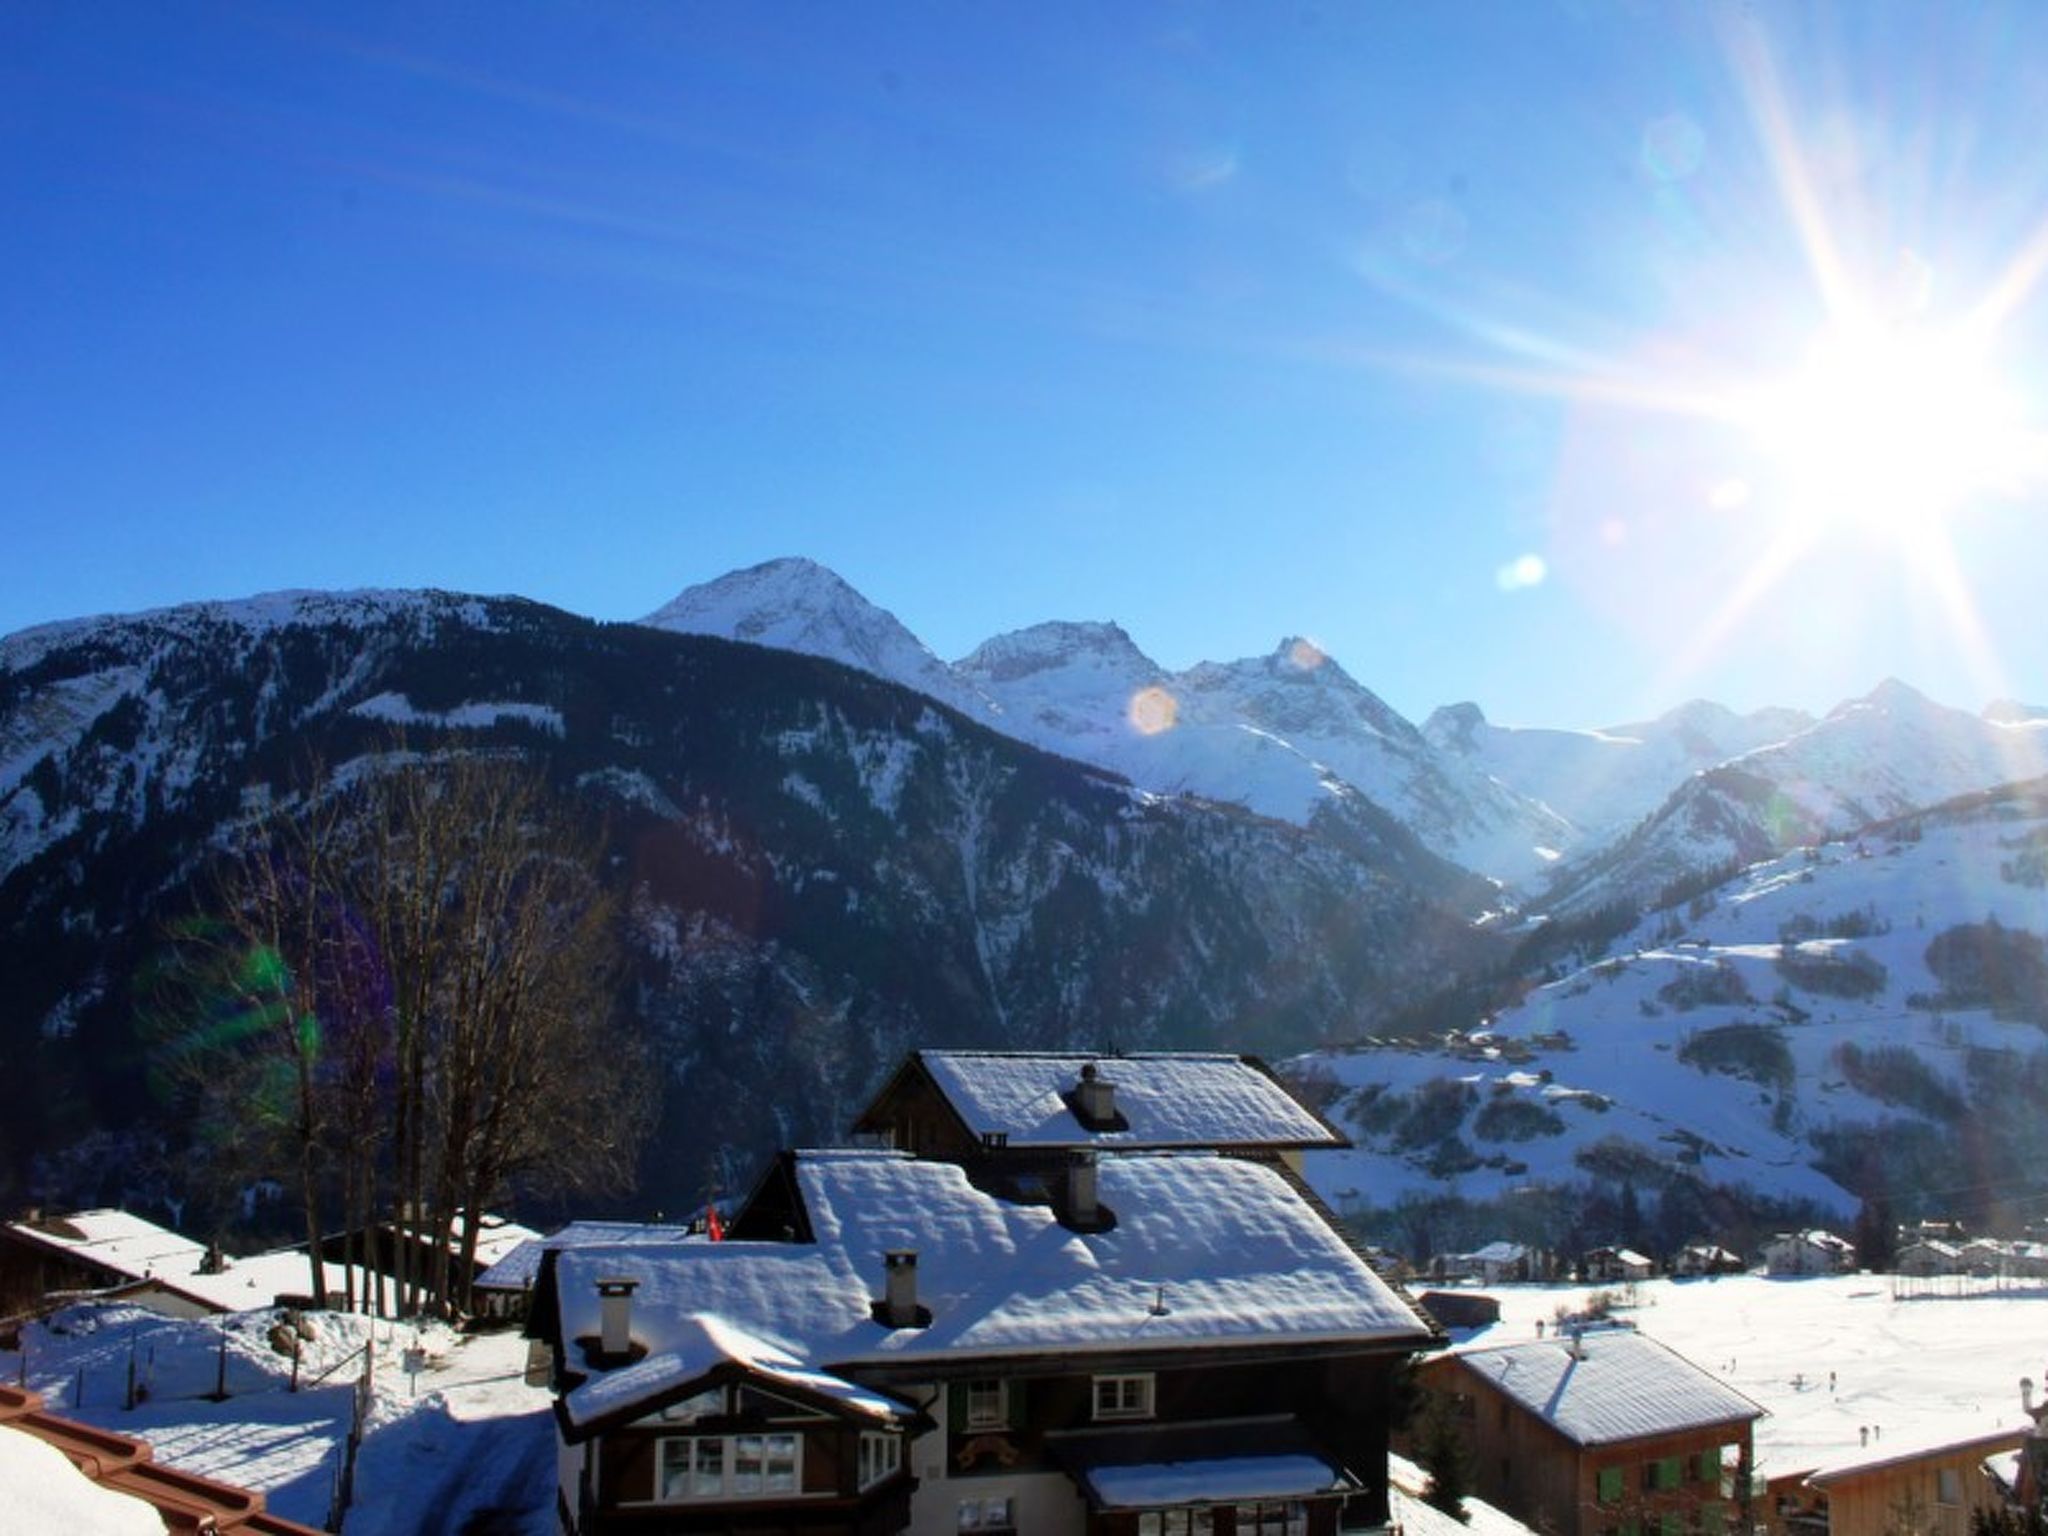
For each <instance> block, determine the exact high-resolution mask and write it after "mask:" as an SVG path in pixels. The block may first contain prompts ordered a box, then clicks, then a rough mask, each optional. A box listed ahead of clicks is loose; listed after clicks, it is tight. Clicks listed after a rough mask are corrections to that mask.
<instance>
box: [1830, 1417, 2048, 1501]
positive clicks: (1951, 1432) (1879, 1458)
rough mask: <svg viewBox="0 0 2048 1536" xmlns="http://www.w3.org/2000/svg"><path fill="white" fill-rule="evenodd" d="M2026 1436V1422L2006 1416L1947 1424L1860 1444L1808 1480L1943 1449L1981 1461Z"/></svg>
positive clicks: (1925, 1455)
mask: <svg viewBox="0 0 2048 1536" xmlns="http://www.w3.org/2000/svg"><path fill="white" fill-rule="evenodd" d="M2026 1437H2027V1427H2026V1425H2024V1424H2013V1423H2010V1422H2008V1421H2003V1420H1992V1421H1988V1422H1985V1423H1981V1424H1979V1425H1977V1426H1976V1427H1975V1428H1974V1429H1964V1428H1961V1427H1959V1426H1956V1425H1946V1426H1944V1427H1942V1428H1941V1429H1938V1430H1933V1431H1927V1432H1922V1433H1920V1434H1916V1435H1912V1436H1908V1437H1905V1438H1902V1439H1892V1440H1880V1441H1878V1442H1877V1443H1876V1444H1875V1445H1871V1446H1859V1447H1858V1448H1857V1449H1856V1450H1855V1451H1853V1452H1850V1453H1849V1454H1847V1455H1843V1456H1839V1457H1836V1458H1834V1459H1833V1460H1831V1461H1829V1462H1828V1463H1827V1464H1826V1465H1824V1466H1821V1467H1817V1468H1815V1469H1814V1471H1813V1472H1811V1473H1809V1474H1808V1478H1807V1480H1808V1481H1809V1482H1812V1483H1817V1484H1820V1485H1822V1486H1825V1485H1827V1484H1828V1483H1832V1482H1838V1481H1840V1480H1842V1479H1843V1478H1848V1477H1856V1476H1860V1475H1861V1474H1863V1473H1865V1472H1874V1471H1876V1470H1877V1469H1878V1468H1879V1467H1888V1466H1891V1465H1892V1464H1893V1463H1895V1462H1903V1461H1920V1460H1923V1459H1925V1458H1928V1457H1935V1456H1940V1455H1942V1454H1944V1453H1948V1454H1951V1455H1968V1456H1971V1457H1973V1458H1974V1459H1976V1460H1979V1461H1982V1460H1985V1459H1987V1458H1988V1457H1990V1456H1991V1455H1992V1454H1993V1453H1995V1452H2000V1451H2008V1450H2017V1449H2018V1447H2019V1444H2020V1442H2021V1441H2022V1440H2024V1439H2026Z"/></svg>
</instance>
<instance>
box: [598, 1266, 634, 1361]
mask: <svg viewBox="0 0 2048 1536" xmlns="http://www.w3.org/2000/svg"><path fill="white" fill-rule="evenodd" d="M639 1285H640V1282H639V1281H638V1280H631V1279H627V1278H625V1277H624V1276H616V1277H614V1278H612V1279H609V1280H599V1281H598V1282H597V1294H598V1297H599V1303H598V1304H599V1306H600V1308H601V1309H602V1310H601V1312H600V1313H599V1323H598V1329H599V1332H598V1345H597V1347H598V1349H599V1350H600V1351H602V1352H603V1353H604V1354H606V1355H608V1356H610V1357H612V1358H613V1359H624V1358H625V1357H626V1356H627V1355H629V1354H631V1353H632V1352H633V1292H634V1291H635V1290H637V1289H638V1288H639Z"/></svg>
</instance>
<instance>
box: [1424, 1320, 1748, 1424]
mask: <svg viewBox="0 0 2048 1536" xmlns="http://www.w3.org/2000/svg"><path fill="white" fill-rule="evenodd" d="M1456 1359H1457V1360H1458V1362H1459V1364H1461V1365H1463V1366H1464V1367H1465V1369H1467V1370H1469V1371H1471V1372H1472V1373H1473V1374H1474V1375H1475V1376H1478V1377H1480V1378H1481V1379H1483V1380H1485V1381H1487V1382H1490V1383H1491V1384H1492V1385H1493V1386H1494V1388H1495V1389H1496V1390H1498V1391H1499V1392H1501V1393H1502V1394H1503V1395H1505V1396H1506V1397H1508V1398H1510V1399H1512V1400H1513V1401H1514V1402H1515V1403H1516V1404H1517V1405H1518V1406H1520V1407H1521V1408H1522V1409H1524V1410H1525V1411H1527V1412H1529V1413H1532V1414H1534V1415H1535V1416H1536V1417H1537V1418H1539V1419H1541V1420H1543V1421H1544V1422H1545V1423H1546V1424H1548V1425H1550V1426H1551V1427H1552V1428H1553V1429H1555V1430H1556V1431H1557V1432H1558V1433H1559V1434H1561V1435H1563V1436H1564V1437H1565V1438H1566V1439H1568V1440H1570V1441H1572V1442H1574V1443H1575V1444H1578V1445H1611V1444H1614V1443H1615V1442H1617V1441H1624V1440H1638V1439H1641V1438H1643V1437H1644V1436H1647V1435H1664V1434H1671V1433H1673V1432H1674V1431H1677V1430H1685V1429H1697V1428H1703V1427H1705V1426H1707V1425H1710V1424H1731V1423H1738V1422H1748V1421H1750V1420H1753V1419H1757V1418H1760V1417H1761V1416H1762V1415H1763V1411H1764V1410H1763V1408H1762V1407H1761V1406H1759V1405H1758V1404H1757V1403H1755V1402H1752V1401H1751V1400H1750V1399H1749V1398H1747V1397H1745V1396H1743V1395H1742V1394H1741V1393H1740V1392H1737V1391H1736V1390H1735V1389H1734V1388H1733V1387H1730V1386H1727V1385H1725V1384H1724V1383H1722V1382H1721V1381H1720V1380H1719V1379H1718V1378H1716V1377H1714V1376H1712V1375H1710V1374H1709V1373H1708V1372H1706V1371H1704V1370H1702V1369H1700V1367H1698V1366H1696V1365H1694V1364H1693V1363H1692V1362H1691V1361H1690V1360H1688V1359H1686V1358H1685V1357H1684V1356H1683V1355H1681V1354H1679V1353H1678V1352H1677V1351H1676V1350H1673V1349H1668V1348H1666V1347H1665V1346H1664V1345H1662V1344H1659V1343H1657V1342H1656V1341H1655V1340H1654V1339H1646V1338H1644V1337H1643V1336H1642V1335H1641V1334H1639V1333H1637V1332H1635V1330H1633V1329H1629V1328H1613V1329H1602V1330H1599V1331H1594V1332H1588V1333H1585V1334H1582V1335H1580V1336H1579V1337H1578V1339H1577V1341H1576V1344H1574V1342H1573V1341H1572V1340H1570V1339H1540V1340H1537V1341H1535V1342H1534V1343H1527V1344H1507V1345H1501V1346H1497V1347H1495V1348H1492V1349H1472V1350H1465V1351H1462V1352H1460V1353H1459V1354H1458V1355H1457V1356H1456Z"/></svg>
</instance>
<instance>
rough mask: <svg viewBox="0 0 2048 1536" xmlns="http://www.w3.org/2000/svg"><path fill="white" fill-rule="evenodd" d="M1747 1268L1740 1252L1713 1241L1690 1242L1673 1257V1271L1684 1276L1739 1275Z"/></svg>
mask: <svg viewBox="0 0 2048 1536" xmlns="http://www.w3.org/2000/svg"><path fill="white" fill-rule="evenodd" d="M1747 1268H1748V1266H1747V1265H1745V1264H1744V1263H1743V1262H1742V1256H1741V1255H1740V1254H1736V1253H1730V1252H1729V1251H1728V1250H1727V1249H1726V1248H1722V1247H1718V1246H1716V1245H1715V1244H1713V1243H1688V1244H1686V1246H1685V1247H1683V1248H1681V1249H1679V1250H1678V1252H1677V1253H1675V1254H1674V1255H1672V1258H1671V1273H1672V1274H1674V1275H1678V1276H1683V1277H1697V1276H1700V1275H1739V1274H1741V1273H1742V1272H1743V1271H1744V1270H1745V1269H1747Z"/></svg>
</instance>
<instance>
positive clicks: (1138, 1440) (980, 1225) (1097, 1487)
mask: <svg viewBox="0 0 2048 1536" xmlns="http://www.w3.org/2000/svg"><path fill="white" fill-rule="evenodd" d="M924 1054H925V1056H926V1057H927V1058H929V1057H931V1056H933V1055H935V1054H937V1053H930V1052H927V1053H924ZM1134 1059H1135V1058H1120V1059H1118V1060H1117V1062H1116V1070H1117V1072H1118V1074H1119V1077H1118V1084H1117V1085H1118V1088H1119V1089H1121V1088H1122V1086H1123V1077H1122V1074H1123V1072H1124V1064H1125V1063H1127V1062H1129V1061H1131V1060H1134ZM1076 1076H1077V1078H1078V1073H1077V1074H1076ZM899 1080H900V1075H899ZM1055 1099H1056V1100H1057V1095H1055ZM1142 1102H1143V1101H1142V1100H1139V1099H1134V1100H1132V1101H1130V1105H1131V1108H1130V1109H1129V1110H1126V1111H1124V1113H1125V1114H1126V1116H1127V1118H1128V1120H1129V1121H1130V1122H1131V1123H1132V1124H1133V1126H1134V1127H1135V1125H1136V1124H1138V1123H1140V1116H1139V1114H1137V1113H1135V1112H1134V1111H1136V1109H1137V1106H1138V1105H1139V1104H1140V1103H1142ZM1060 1112H1061V1113H1066V1114H1070V1111H1069V1110H1067V1109H1065V1108H1064V1107H1063V1108H1062V1109H1061V1111H1060ZM1047 1118H1048V1119H1050V1118H1052V1116H1051V1114H1050V1112H1048V1116H1047ZM966 1123H967V1125H968V1127H969V1128H970V1129H973V1128H975V1127H976V1126H977V1122H976V1121H975V1120H972V1119H970V1120H968V1121H967V1122H966ZM1059 1134H1060V1135H1061V1136H1064V1137H1066V1138H1068V1139H1067V1140H1066V1141H1065V1142H1064V1143H1063V1144H1061V1150H1062V1151H1063V1152H1065V1153H1067V1154H1069V1155H1070V1156H1071V1159H1072V1160H1071V1161H1066V1162H1063V1163H1061V1164H1060V1165H1059V1166H1058V1167H1057V1168H1056V1169H1055V1170H1054V1171H1053V1173H1052V1174H1051V1175H1050V1176H1049V1180H1048V1176H1047V1175H1046V1173H1045V1171H1044V1165H1043V1164H1041V1163H1038V1162H1036V1161H1033V1160H1031V1159H1025V1160H1022V1161H1016V1160H1006V1159H1003V1158H998V1159H996V1160H995V1164H994V1165H991V1163H990V1161H989V1160H988V1159H986V1158H977V1159H975V1160H974V1163H973V1166H972V1168H971V1169H970V1167H969V1166H968V1165H967V1164H964V1163H956V1162H946V1161H938V1160H935V1159H931V1158H919V1157H913V1156H911V1155H909V1154H908V1153H907V1152H904V1151H894V1150H887V1149H881V1148H870V1149H863V1150H854V1151H839V1152H801V1153H786V1154H784V1156H783V1157H782V1158H781V1159H780V1160H779V1161H778V1163H777V1164H776V1166H775V1167H774V1168H773V1169H772V1170H771V1171H770V1173H769V1175H768V1176H767V1177H766V1178H765V1179H764V1180H763V1181H762V1185H761V1186H760V1188H759V1189H757V1190H756V1192H755V1194H754V1196H753V1197H752V1198H750V1200H749V1202H748V1204H747V1206H746V1207H745V1208H743V1209H742V1211H741V1212H740V1213H739V1215H738V1216H737V1217H736V1218H735V1220H734V1222H733V1225H732V1229H731V1230H732V1235H731V1236H729V1237H728V1239H727V1240H726V1241H723V1242H716V1243H713V1242H702V1241H697V1242H685V1243H676V1244H668V1245H659V1244H637V1243H636V1244H599V1245H588V1246H584V1245H572V1246H565V1247H562V1248H559V1249H557V1250H554V1251H552V1252H548V1253H546V1254H545V1255H544V1256H543V1259H542V1272H541V1276H540V1278H539V1279H538V1280H537V1281H536V1285H535V1290H534V1311H535V1323H534V1324H533V1325H532V1326H533V1328H534V1331H536V1332H538V1333H540V1334H541V1335H542V1336H543V1337H544V1338H545V1340H546V1342H547V1343H548V1344H549V1346H550V1347H551V1349H552V1351H553V1358H554V1384H555V1387H556V1390H557V1394H558V1395H557V1401H556V1422H557V1429H558V1437H559V1442H560V1453H559V1460H558V1465H559V1471H560V1482H559V1498H558V1505H557V1512H558V1514H559V1516H560V1519H561V1524H562V1527H563V1529H564V1530H565V1531H568V1532H571V1533H574V1536H602V1533H611V1532H621V1531H651V1530H656V1529H659V1530H663V1531H711V1530H719V1531H726V1530H738V1529H750V1530H767V1529H771V1528H772V1529H774V1530H776V1531H781V1532H792V1533H797V1532H800V1533H825V1532H832V1533H862V1536H866V1533H883V1532H902V1531H909V1532H914V1533H917V1536H952V1533H954V1532H957V1531H969V1530H972V1531H983V1532H995V1533H1001V1532H1012V1533H1014V1532H1030V1533H1032V1536H1067V1533H1072V1536H1083V1533H1085V1536H1168V1533H1173V1536H1194V1533H1202V1536H1283V1533H1285V1536H1327V1533H1335V1532H1337V1531H1340V1530H1353V1529H1363V1528H1376V1527H1380V1526H1383V1525H1384V1524H1385V1523H1386V1520H1387V1513H1388V1492H1387V1440H1388V1429H1389V1425H1388V1418H1389V1405H1390V1401H1391V1390H1392V1385H1393V1377H1394V1373H1395V1372H1396V1371H1397V1369H1398V1368H1399V1367H1400V1365H1401V1364H1402V1363H1403V1362H1404V1361H1405V1360H1406V1359H1407V1358H1408V1357H1409V1356H1410V1355H1411V1354H1412V1353H1413V1352H1414V1351H1416V1350H1417V1349H1419V1348H1421V1347H1424V1346H1425V1345H1427V1344H1429V1343H1430V1342H1432V1340H1433V1339H1434V1337H1435V1335H1434V1332H1433V1330H1432V1329H1431V1328H1430V1326H1429V1325H1428V1324H1427V1323H1426V1322H1425V1321H1424V1320H1423V1319H1422V1318H1421V1317H1420V1316H1419V1315H1418V1314H1417V1313H1416V1312H1415V1310H1414V1309H1413V1307H1411V1306H1410V1305H1409V1303H1408V1302H1407V1300H1406V1299H1405V1298H1404V1297H1402V1296H1401V1295H1400V1294H1399V1293H1397V1292H1395V1291H1394V1290H1393V1289H1392V1288H1390V1287H1389V1286H1388V1285H1387V1284H1386V1283H1385V1282H1384V1281H1382V1280H1381V1279H1380V1278H1379V1277H1378V1275H1376V1274H1375V1273H1374V1272H1373V1269H1372V1267H1371V1266H1370V1265H1369V1264H1368V1263H1367V1262H1366V1261H1365V1259H1364V1257H1363V1256H1362V1255H1361V1254H1360V1253H1359V1252H1358V1251H1357V1250H1356V1249H1355V1248H1353V1247H1352V1246H1351V1245H1350V1243H1349V1242H1348V1241H1346V1240H1345V1239H1344V1238H1343V1237H1342V1236H1341V1235H1340V1233H1339V1232H1338V1231H1337V1229H1336V1227H1335V1225H1334V1223H1333V1221H1332V1219H1331V1217H1330V1214H1329V1213H1328V1212H1327V1211H1326V1210H1325V1209H1323V1208H1322V1206H1321V1205H1320V1203H1319V1202H1318V1201H1316V1200H1315V1198H1314V1197H1313V1196H1312V1195H1311V1194H1310V1193H1309V1192H1308V1191H1307V1189H1306V1188H1305V1187H1304V1186H1303V1185H1302V1184H1301V1183H1300V1181H1299V1180H1298V1179H1297V1178H1295V1177H1294V1176H1293V1175H1292V1174H1291V1173H1290V1172H1289V1170H1288V1169H1287V1168H1286V1167H1284V1166H1283V1165H1282V1164H1281V1163H1280V1162H1279V1161H1278V1160H1268V1159H1262V1158H1260V1157H1258V1156H1253V1155H1242V1156H1220V1155H1216V1154H1215V1153H1213V1152H1206V1151H1203V1152H1193V1151H1182V1152H1161V1151H1157V1150H1152V1151H1145V1152H1123V1151H1116V1152H1112V1151H1109V1150H1107V1149H1106V1148H1103V1147H1101V1146H1097V1145H1090V1144H1083V1145H1079V1146H1076V1145H1074V1144H1073V1137H1072V1133H1071V1132H1069V1131H1067V1130H1066V1129H1065V1128H1062V1129H1061V1131H1060V1132H1059ZM980 1145H981V1143H980V1142H979V1141H978V1140H977V1141H976V1142H975V1143H973V1145H972V1146H971V1147H970V1150H974V1149H976V1148H979V1147H980ZM1000 1150H1004V1151H1007V1149H1000ZM1245 1150H1246V1151H1247V1152H1256V1151H1257V1150H1258V1149H1257V1148H1255V1147H1247V1148H1246V1149H1245ZM754 1231H765V1232H768V1233H772V1234H774V1235H773V1236H771V1237H766V1238H760V1237H749V1236H747V1235H746V1234H747V1233H748V1232H754Z"/></svg>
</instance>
